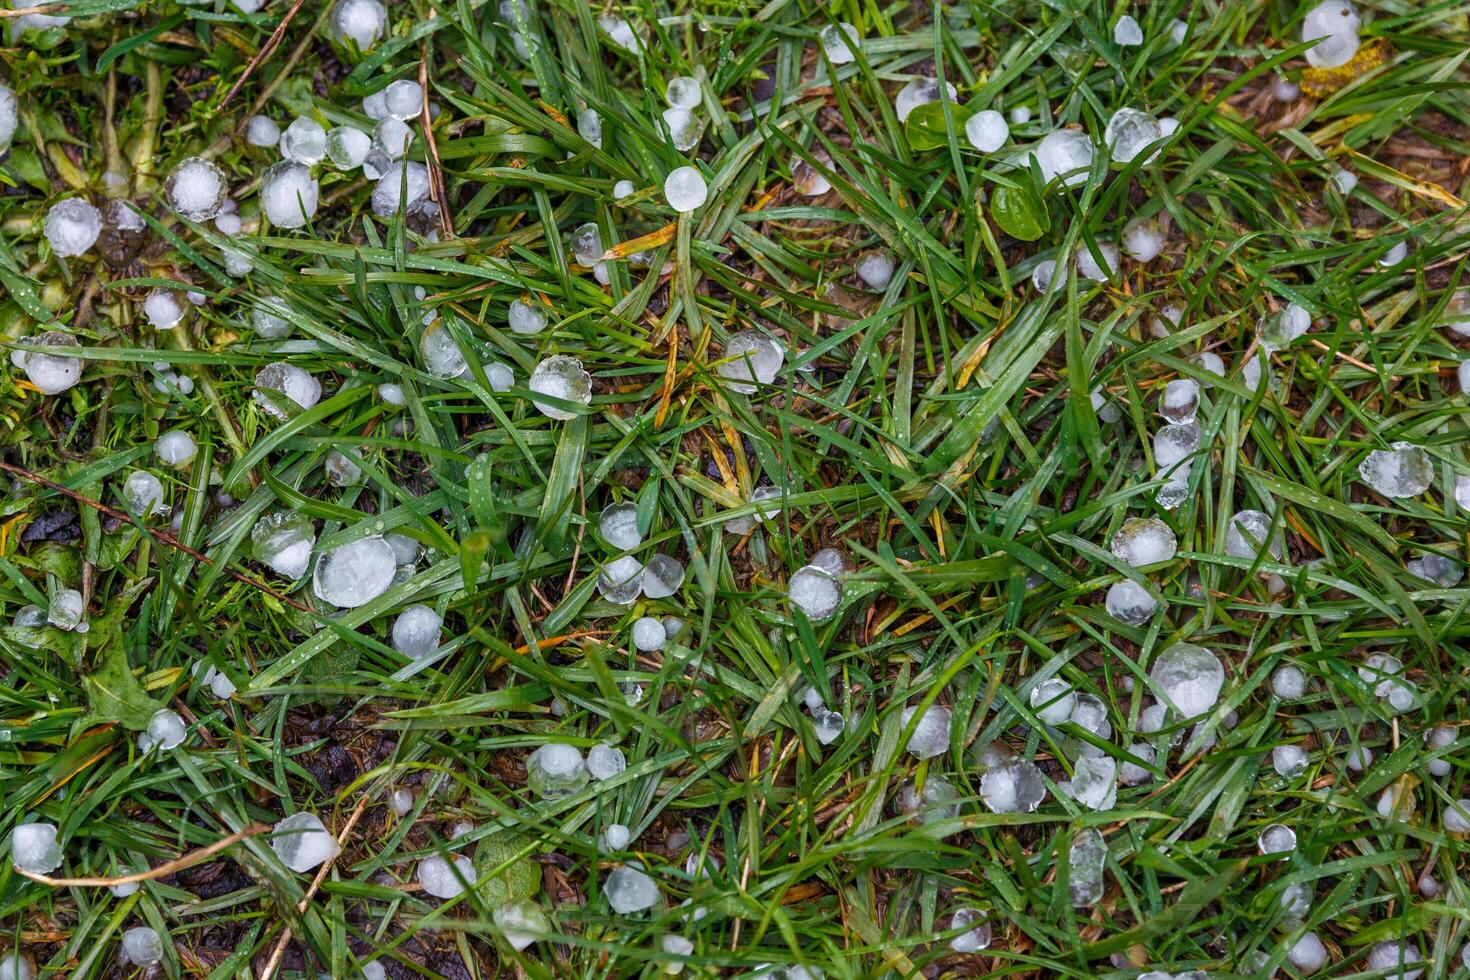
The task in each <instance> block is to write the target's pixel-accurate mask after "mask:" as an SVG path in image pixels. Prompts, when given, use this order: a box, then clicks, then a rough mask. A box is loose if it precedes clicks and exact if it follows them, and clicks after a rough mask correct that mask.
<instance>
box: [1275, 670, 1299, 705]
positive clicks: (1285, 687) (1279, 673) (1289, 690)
mask: <svg viewBox="0 0 1470 980" xmlns="http://www.w3.org/2000/svg"><path fill="white" fill-rule="evenodd" d="M1271 693H1272V694H1274V695H1276V696H1277V697H1278V698H1280V699H1281V700H1283V701H1295V700H1296V699H1297V698H1299V697H1301V696H1302V695H1303V694H1306V693H1307V675H1306V674H1303V673H1302V669H1301V668H1300V667H1296V666H1293V665H1292V664H1282V665H1281V666H1280V667H1277V668H1276V670H1275V672H1273V673H1272V674H1271Z"/></svg>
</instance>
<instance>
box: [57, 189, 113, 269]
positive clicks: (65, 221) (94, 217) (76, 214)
mask: <svg viewBox="0 0 1470 980" xmlns="http://www.w3.org/2000/svg"><path fill="white" fill-rule="evenodd" d="M100 234H102V212H101V211H98V210H97V209H96V208H94V207H93V206H92V205H91V204H90V203H89V202H88V201H87V200H86V199H85V198H80V197H69V198H67V199H66V200H64V201H57V202H56V203H55V204H53V205H51V209H50V210H49V211H47V212H46V241H48V242H50V243H51V251H52V252H53V253H54V254H56V255H59V256H61V257H63V258H70V257H72V256H75V255H81V254H82V253H83V252H85V251H86V250H87V249H89V248H91V247H92V245H93V244H94V243H95V242H96V241H97V236H98V235H100Z"/></svg>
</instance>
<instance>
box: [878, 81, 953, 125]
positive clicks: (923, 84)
mask: <svg viewBox="0 0 1470 980" xmlns="http://www.w3.org/2000/svg"><path fill="white" fill-rule="evenodd" d="M944 91H945V95H946V97H947V98H948V99H949V101H951V102H953V101H955V100H956V99H957V98H959V91H958V90H956V89H955V87H954V85H952V84H950V83H949V82H945V83H944ZM939 95H940V90H939V79H937V78H915V79H913V80H911V81H910V82H909V83H908V84H907V85H905V86H904V87H903V88H901V89H899V90H898V94H897V95H895V96H894V97H893V112H894V114H895V115H897V116H898V121H899V122H903V121H904V120H906V119H908V117H909V113H911V112H913V111H914V110H915V109H917V108H918V107H919V106H921V105H928V104H929V103H931V102H938V101H939Z"/></svg>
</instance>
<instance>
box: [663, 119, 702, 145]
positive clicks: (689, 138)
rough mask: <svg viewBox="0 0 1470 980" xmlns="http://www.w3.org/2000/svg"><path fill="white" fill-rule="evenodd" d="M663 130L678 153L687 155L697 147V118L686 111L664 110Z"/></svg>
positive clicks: (698, 128) (698, 130)
mask: <svg viewBox="0 0 1470 980" xmlns="http://www.w3.org/2000/svg"><path fill="white" fill-rule="evenodd" d="M663 129H664V132H665V133H667V134H668V137H669V142H671V143H673V144H674V149H676V150H678V151H679V152H680V153H687V152H688V151H690V150H692V149H694V148H695V147H696V146H698V145H699V134H700V132H701V127H700V123H699V117H698V116H696V115H695V114H694V113H692V112H690V111H689V110H688V109H665V110H664V111H663Z"/></svg>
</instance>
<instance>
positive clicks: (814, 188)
mask: <svg viewBox="0 0 1470 980" xmlns="http://www.w3.org/2000/svg"><path fill="white" fill-rule="evenodd" d="M815 156H816V159H817V162H818V163H820V164H822V165H823V166H826V167H830V166H832V158H831V156H830V155H829V154H828V153H827V152H826V151H825V150H821V149H819V150H817V151H816V154H815ZM791 189H792V190H794V191H796V193H798V194H801V195H803V196H804V197H816V196H818V195H820V194H825V193H827V192H828V191H830V190H831V189H832V182H831V181H830V180H828V179H827V175H826V174H824V173H822V171H821V170H818V169H817V168H816V167H814V166H812V165H811V164H809V163H807V162H806V161H805V160H801V161H796V160H793V161H792V163H791Z"/></svg>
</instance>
